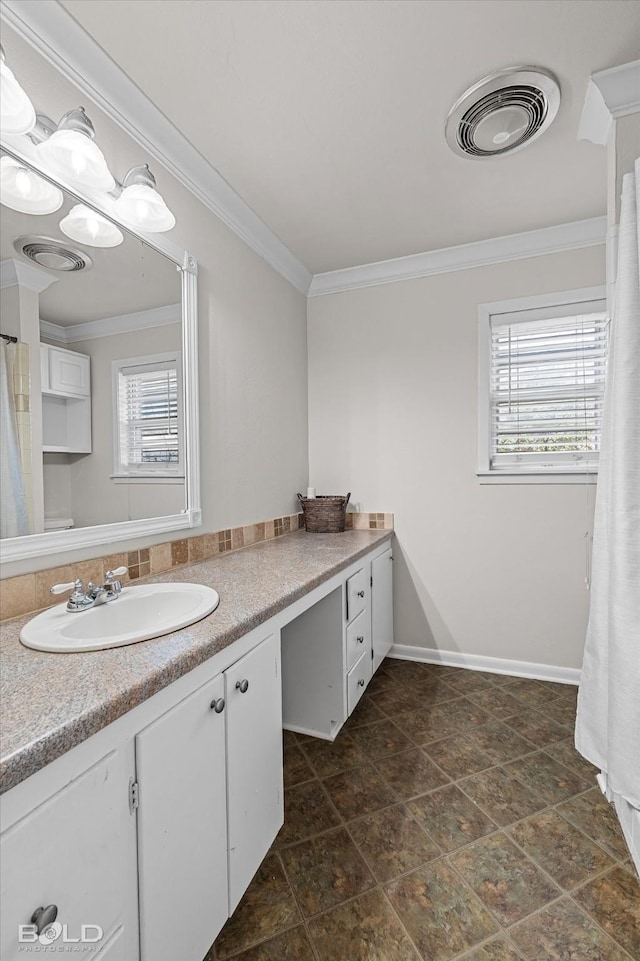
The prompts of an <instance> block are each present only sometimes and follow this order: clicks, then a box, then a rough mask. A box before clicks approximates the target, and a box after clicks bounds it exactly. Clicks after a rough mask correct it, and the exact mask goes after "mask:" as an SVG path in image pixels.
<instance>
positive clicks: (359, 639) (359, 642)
mask: <svg viewBox="0 0 640 961" xmlns="http://www.w3.org/2000/svg"><path fill="white" fill-rule="evenodd" d="M356 641H357V642H358V644H364V634H361V635H360V637H356Z"/></svg>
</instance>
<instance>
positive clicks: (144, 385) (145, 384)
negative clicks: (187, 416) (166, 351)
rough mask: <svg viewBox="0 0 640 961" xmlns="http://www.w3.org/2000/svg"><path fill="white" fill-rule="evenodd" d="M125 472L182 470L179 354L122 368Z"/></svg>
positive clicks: (120, 426)
mask: <svg viewBox="0 0 640 961" xmlns="http://www.w3.org/2000/svg"><path fill="white" fill-rule="evenodd" d="M116 379H117V383H116V384H114V387H115V388H116V391H117V421H118V423H117V431H118V457H117V461H118V463H117V464H116V473H119V474H156V475H157V474H181V473H182V472H183V471H182V464H181V443H180V422H181V398H180V362H179V357H178V356H173V357H171V358H168V359H162V360H155V361H153V360H152V359H151V358H149V362H148V363H139V364H131V363H129V364H122V365H121V366H119V367H118V369H117V378H116Z"/></svg>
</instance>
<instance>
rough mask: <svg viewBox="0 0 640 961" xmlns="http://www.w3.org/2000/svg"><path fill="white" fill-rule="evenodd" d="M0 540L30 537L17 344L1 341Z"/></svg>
mask: <svg viewBox="0 0 640 961" xmlns="http://www.w3.org/2000/svg"><path fill="white" fill-rule="evenodd" d="M0 344H1V347H0V537H17V536H18V535H21V534H28V533H29V515H28V511H27V497H26V492H25V485H24V478H23V475H22V462H21V459H20V446H19V443H18V425H17V420H16V407H15V401H14V394H13V367H14V360H15V349H16V348H15V344H6V343H4V341H1V340H0Z"/></svg>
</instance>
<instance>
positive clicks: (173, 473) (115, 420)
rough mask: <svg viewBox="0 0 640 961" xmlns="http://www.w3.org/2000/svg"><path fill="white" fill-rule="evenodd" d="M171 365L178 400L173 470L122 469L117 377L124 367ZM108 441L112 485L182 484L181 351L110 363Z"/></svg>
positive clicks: (183, 476) (182, 396) (156, 468)
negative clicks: (176, 454) (110, 412)
mask: <svg viewBox="0 0 640 961" xmlns="http://www.w3.org/2000/svg"><path fill="white" fill-rule="evenodd" d="M170 363H171V364H175V366H176V373H177V397H178V443H179V447H178V449H179V454H178V463H177V464H176V465H175V466H174V468H173V469H168V468H166V467H164V466H162V465H161V466H159V467H154V468H146V469H135V470H130V471H123V470H122V460H121V458H120V405H119V395H120V392H119V382H118V381H119V376H120V373H121V372H122V370H123V369H125V368H127V367H145V366H147V365H151V364H170ZM111 410H112V417H111V439H112V472H111V474H110V475H109V476H110V479H111V480H112V481H114V482H115V483H132V482H133V483H138V484H144V483H147V484H153V483H156V484H160V483H164V484H184V480H185V442H184V394H183V389H182V352H181V351H180V350H173V351H165V352H164V353H160V354H144V355H142V356H138V357H123V358H119V359H118V360H113V361H111Z"/></svg>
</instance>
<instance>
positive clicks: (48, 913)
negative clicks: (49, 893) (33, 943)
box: [31, 904, 58, 934]
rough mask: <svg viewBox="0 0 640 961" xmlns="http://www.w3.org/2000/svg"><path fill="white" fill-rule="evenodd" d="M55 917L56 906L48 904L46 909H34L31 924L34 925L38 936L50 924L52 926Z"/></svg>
mask: <svg viewBox="0 0 640 961" xmlns="http://www.w3.org/2000/svg"><path fill="white" fill-rule="evenodd" d="M57 917H58V906H57V904H48V905H47V907H46V908H43V907H39V908H36V909H35V911H34V912H33V914H32V915H31V923H32V924H35V926H36V931H37V932H38V934H42V932H43V931H46V929H47V928H48V927H49V925H50V924H53V922H54V921H55V919H56V918H57Z"/></svg>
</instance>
